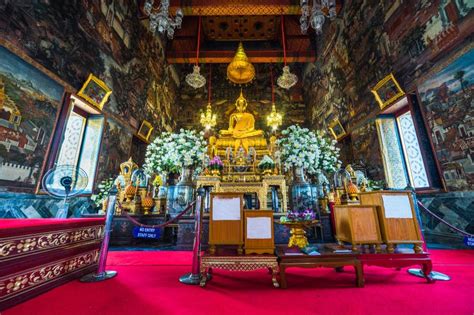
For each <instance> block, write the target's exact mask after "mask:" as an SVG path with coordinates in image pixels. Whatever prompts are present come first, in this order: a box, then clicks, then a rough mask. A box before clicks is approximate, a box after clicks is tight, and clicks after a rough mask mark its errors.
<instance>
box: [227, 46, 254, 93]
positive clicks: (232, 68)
mask: <svg viewBox="0 0 474 315" xmlns="http://www.w3.org/2000/svg"><path fill="white" fill-rule="evenodd" d="M254 78H255V68H254V66H253V64H251V63H250V61H249V58H248V57H247V54H246V53H245V50H244V45H243V44H242V42H240V43H239V47H237V51H236V52H235V55H234V59H233V60H232V61H231V63H229V65H228V66H227V79H229V80H230V81H231V82H233V83H236V84H246V83H249V82H250V81H252V80H253V79H254Z"/></svg>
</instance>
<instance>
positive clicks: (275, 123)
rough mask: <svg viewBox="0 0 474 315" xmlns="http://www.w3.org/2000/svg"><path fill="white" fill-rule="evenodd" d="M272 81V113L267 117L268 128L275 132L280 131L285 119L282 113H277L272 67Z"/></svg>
mask: <svg viewBox="0 0 474 315" xmlns="http://www.w3.org/2000/svg"><path fill="white" fill-rule="evenodd" d="M270 80H271V83H272V112H271V113H270V115H268V116H267V126H269V127H272V131H275V130H277V129H278V127H279V126H281V124H282V122H283V117H282V115H281V114H280V113H278V112H277V111H276V107H275V91H274V87H273V70H272V68H271V66H270Z"/></svg>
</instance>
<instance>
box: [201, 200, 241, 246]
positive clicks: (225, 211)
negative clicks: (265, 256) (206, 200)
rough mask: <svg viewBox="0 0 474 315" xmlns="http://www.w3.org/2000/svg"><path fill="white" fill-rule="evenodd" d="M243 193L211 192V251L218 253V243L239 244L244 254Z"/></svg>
mask: <svg viewBox="0 0 474 315" xmlns="http://www.w3.org/2000/svg"><path fill="white" fill-rule="evenodd" d="M243 205H244V198H243V194H239V193H211V207H210V212H209V253H210V254H215V253H216V245H237V246H238V248H237V252H238V254H243V248H242V247H243V244H244V241H243V240H244V235H243V233H244V224H243Z"/></svg>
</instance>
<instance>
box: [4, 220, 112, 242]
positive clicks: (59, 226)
mask: <svg viewBox="0 0 474 315" xmlns="http://www.w3.org/2000/svg"><path fill="white" fill-rule="evenodd" d="M104 221H105V219H104V218H103V217H102V218H81V219H0V237H9V236H15V235H21V234H30V233H37V232H43V231H57V230H64V229H70V228H75V227H81V226H91V225H99V224H104Z"/></svg>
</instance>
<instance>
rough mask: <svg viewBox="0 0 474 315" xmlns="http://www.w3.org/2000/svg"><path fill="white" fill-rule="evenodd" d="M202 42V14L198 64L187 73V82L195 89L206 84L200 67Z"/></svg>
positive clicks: (197, 54) (199, 29)
mask: <svg viewBox="0 0 474 315" xmlns="http://www.w3.org/2000/svg"><path fill="white" fill-rule="evenodd" d="M200 44H201V16H199V22H198V39H197V49H196V64H195V65H194V67H193V72H192V73H190V74H188V75H186V78H185V80H186V83H187V84H189V85H190V86H192V87H193V88H195V89H199V88H201V87H203V86H204V85H205V84H206V78H205V77H204V76H203V75H201V73H200V71H201V69H200V68H199V47H200Z"/></svg>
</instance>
